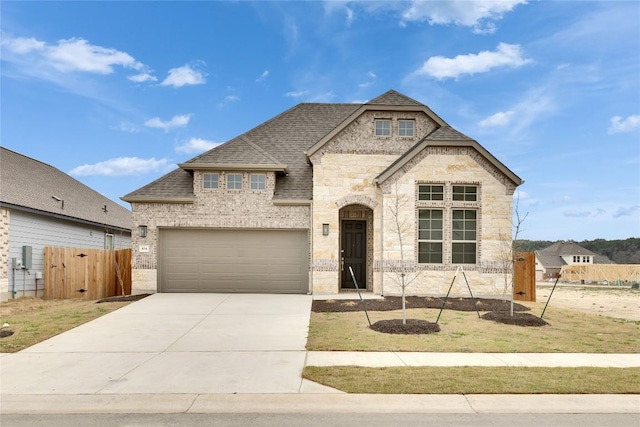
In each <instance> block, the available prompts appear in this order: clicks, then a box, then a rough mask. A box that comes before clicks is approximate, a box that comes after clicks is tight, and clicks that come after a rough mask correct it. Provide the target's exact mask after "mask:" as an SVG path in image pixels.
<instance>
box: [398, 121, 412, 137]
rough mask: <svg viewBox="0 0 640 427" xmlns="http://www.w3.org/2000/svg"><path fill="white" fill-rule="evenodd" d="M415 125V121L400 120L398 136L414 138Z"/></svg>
mask: <svg viewBox="0 0 640 427" xmlns="http://www.w3.org/2000/svg"><path fill="white" fill-rule="evenodd" d="M414 125H415V122H414V121H413V120H398V136H413V135H414V127H415V126H414Z"/></svg>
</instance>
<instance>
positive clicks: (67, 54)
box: [2, 34, 155, 81]
mask: <svg viewBox="0 0 640 427" xmlns="http://www.w3.org/2000/svg"><path fill="white" fill-rule="evenodd" d="M2 46H3V47H4V48H5V53H7V52H9V53H11V54H14V56H12V55H9V56H7V55H4V58H3V59H6V60H8V61H11V62H14V63H17V64H19V65H20V66H21V67H23V68H25V71H26V72H27V73H28V74H31V75H39V76H46V75H47V71H46V70H47V69H49V71H51V69H55V70H57V71H58V72H60V73H72V72H84V73H92V74H103V75H107V74H112V73H113V72H114V71H115V69H114V67H116V66H119V67H123V68H128V69H132V70H136V71H138V72H139V74H138V75H139V76H140V75H144V76H146V77H145V80H152V79H155V77H153V76H151V74H150V70H149V68H148V67H147V66H146V65H144V64H143V63H141V62H139V61H136V59H135V58H134V57H133V56H131V55H129V54H128V53H126V52H122V51H119V50H117V49H113V48H108V47H102V46H96V45H93V44H91V43H89V42H88V41H87V40H85V39H83V38H70V39H63V40H59V41H58V42H57V43H56V44H47V43H46V42H43V41H39V40H36V39H35V38H33V37H31V38H24V37H11V36H9V35H6V34H2ZM134 77H135V76H134ZM130 79H132V78H130ZM132 80H133V79H132ZM134 81H135V80H134Z"/></svg>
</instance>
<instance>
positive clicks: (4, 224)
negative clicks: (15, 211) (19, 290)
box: [0, 208, 11, 301]
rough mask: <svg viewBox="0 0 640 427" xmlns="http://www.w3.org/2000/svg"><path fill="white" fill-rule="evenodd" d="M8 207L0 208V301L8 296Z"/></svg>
mask: <svg viewBox="0 0 640 427" xmlns="http://www.w3.org/2000/svg"><path fill="white" fill-rule="evenodd" d="M10 215H11V212H9V209H5V208H0V301H6V300H7V299H8V298H9V219H10Z"/></svg>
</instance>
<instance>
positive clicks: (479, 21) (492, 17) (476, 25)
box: [402, 0, 526, 34]
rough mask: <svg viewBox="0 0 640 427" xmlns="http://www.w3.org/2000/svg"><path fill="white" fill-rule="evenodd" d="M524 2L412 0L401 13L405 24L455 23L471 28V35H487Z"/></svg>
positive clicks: (513, 0) (509, 0) (504, 0)
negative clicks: (506, 15) (414, 22)
mask: <svg viewBox="0 0 640 427" xmlns="http://www.w3.org/2000/svg"><path fill="white" fill-rule="evenodd" d="M519 4H526V0H474V1H469V0H449V1H424V0H418V1H412V2H411V6H410V7H409V8H408V9H406V10H405V11H404V12H403V13H402V18H403V19H404V20H405V21H427V22H429V24H431V25H447V24H455V25H462V26H465V27H473V31H474V32H475V33H480V34H491V33H494V32H495V30H496V26H495V23H494V22H493V21H497V20H500V19H502V17H503V16H504V14H505V13H507V12H511V11H512V10H513V9H514V8H515V7H516V6H517V5H519Z"/></svg>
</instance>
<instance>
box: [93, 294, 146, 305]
mask: <svg viewBox="0 0 640 427" xmlns="http://www.w3.org/2000/svg"><path fill="white" fill-rule="evenodd" d="M149 295H151V294H138V295H125V296H121V297H109V298H103V299H101V300H99V301H96V304H100V303H103V302H128V301H139V300H141V299H142V298H146V297H148V296H149Z"/></svg>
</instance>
